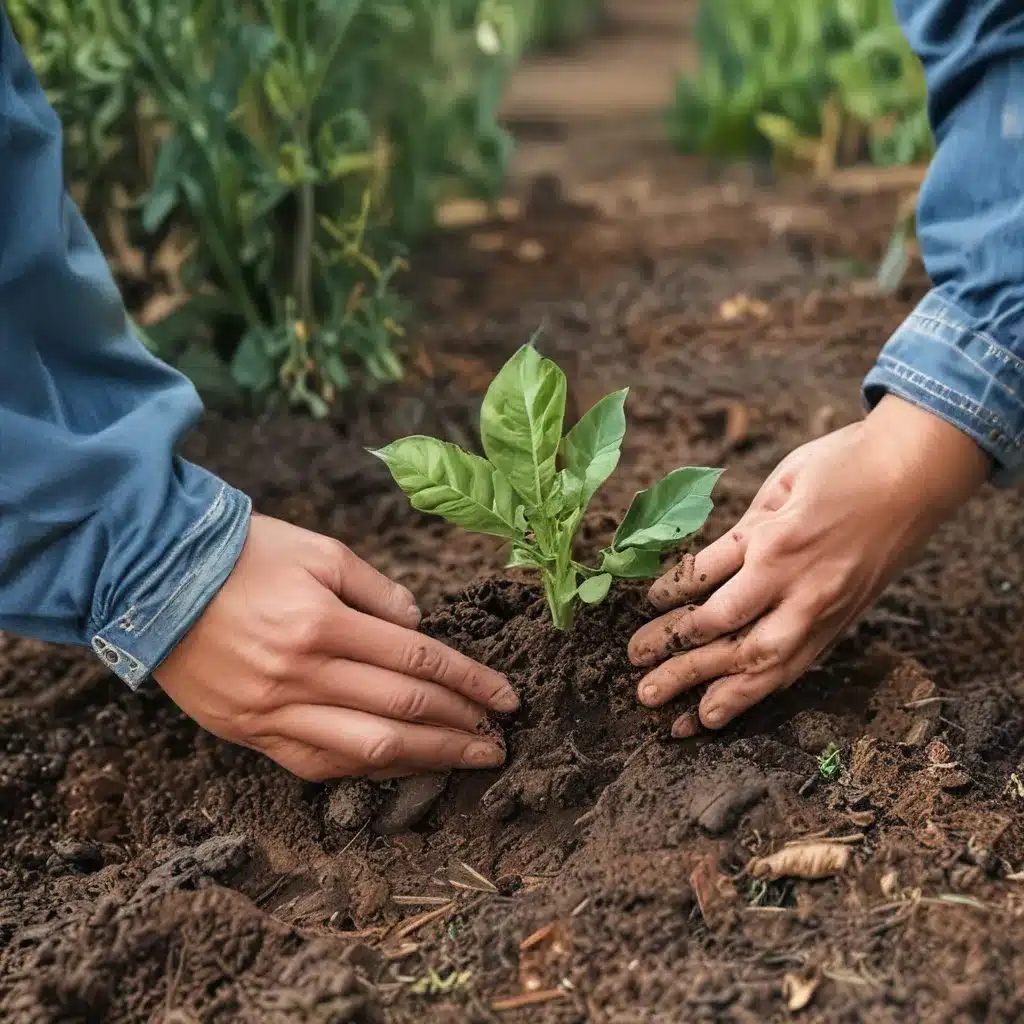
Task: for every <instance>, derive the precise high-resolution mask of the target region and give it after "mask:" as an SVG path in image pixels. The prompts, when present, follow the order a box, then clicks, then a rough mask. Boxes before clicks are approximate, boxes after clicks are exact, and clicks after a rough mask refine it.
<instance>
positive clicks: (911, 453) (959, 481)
mask: <svg viewBox="0 0 1024 1024" xmlns="http://www.w3.org/2000/svg"><path fill="white" fill-rule="evenodd" d="M864 430H865V435H866V436H867V437H868V438H869V439H870V440H871V442H872V443H875V444H877V445H878V450H879V451H880V452H881V453H882V454H883V458H884V459H885V461H886V463H887V465H888V467H889V470H890V472H891V474H892V475H891V480H892V484H893V487H894V489H895V491H896V492H897V493H902V494H904V495H906V496H907V497H908V498H909V499H910V501H911V503H912V504H916V505H918V506H919V507H920V506H926V507H927V508H928V509H930V510H932V511H933V512H935V513H937V514H939V515H940V516H942V517H945V516H947V515H950V514H952V513H953V512H954V511H956V509H957V508H959V507H960V506H961V505H962V504H963V503H964V502H965V501H967V500H968V499H969V498H970V497H972V496H973V495H974V494H975V493H977V492H978V491H979V490H980V489H981V487H982V485H983V484H984V483H985V481H986V480H987V479H988V477H989V474H990V473H991V470H992V461H991V459H990V457H989V456H988V455H987V454H986V453H985V452H984V451H983V450H982V449H981V448H980V447H979V445H978V444H977V442H975V441H974V440H973V439H972V438H971V437H970V436H969V435H968V434H966V433H964V431H962V430H960V429H959V428H958V427H955V426H953V424H951V423H948V422H947V421H946V420H944V419H942V418H941V417H940V416H937V415H935V413H933V412H930V411H928V410H927V409H924V408H921V407H920V406H917V405H915V404H914V403H913V402H908V401H907V400H906V399H904V398H900V397H899V396H897V395H893V394H888V395H886V396H885V397H884V398H882V400H881V401H880V402H879V403H878V405H876V406H875V408H874V409H872V411H871V412H870V413H869V414H868V416H867V419H866V420H865V421H864Z"/></svg>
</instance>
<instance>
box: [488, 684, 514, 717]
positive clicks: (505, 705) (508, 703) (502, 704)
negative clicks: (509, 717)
mask: <svg viewBox="0 0 1024 1024" xmlns="http://www.w3.org/2000/svg"><path fill="white" fill-rule="evenodd" d="M491 703H492V704H493V705H494V710H495V711H518V710H519V697H518V696H517V695H516V691H515V690H513V689H512V687H511V686H506V687H505V689H504V690H502V691H501V693H499V694H498V696H497V697H495V698H494V700H493V701H491Z"/></svg>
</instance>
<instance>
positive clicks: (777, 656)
mask: <svg viewBox="0 0 1024 1024" xmlns="http://www.w3.org/2000/svg"><path fill="white" fill-rule="evenodd" d="M781 663H782V651H781V649H780V645H779V644H777V643H775V642H773V641H770V640H768V641H765V640H755V641H753V642H752V643H748V644H744V645H742V646H741V647H740V649H739V651H738V652H737V655H736V668H737V670H738V671H740V672H749V673H760V672H767V671H770V670H771V669H775V668H778V667H779V665H781Z"/></svg>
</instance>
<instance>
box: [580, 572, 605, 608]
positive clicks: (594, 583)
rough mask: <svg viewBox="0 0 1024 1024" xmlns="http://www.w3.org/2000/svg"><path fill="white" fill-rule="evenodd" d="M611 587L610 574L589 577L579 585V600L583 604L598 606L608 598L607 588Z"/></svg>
mask: <svg viewBox="0 0 1024 1024" xmlns="http://www.w3.org/2000/svg"><path fill="white" fill-rule="evenodd" d="M611 585H612V576H611V573H607V572H605V573H601V575H600V576H591V577H590V579H589V580H584V581H583V582H582V583H581V584H580V588H579V590H577V591H576V593H577V594H579V598H580V600H581V601H582V602H583V603H584V604H600V603H601V602H602V601H603V600H604V599H605V598H606V597H607V596H608V588H609V587H611Z"/></svg>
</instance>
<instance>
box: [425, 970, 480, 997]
mask: <svg viewBox="0 0 1024 1024" xmlns="http://www.w3.org/2000/svg"><path fill="white" fill-rule="evenodd" d="M472 978H473V972H472V971H454V970H453V971H452V972H451V973H450V974H449V975H448V977H446V978H442V977H441V975H440V974H438V972H437V971H435V970H434V969H433V968H430V970H429V971H428V972H427V973H426V974H425V975H424V976H423V977H422V978H417V979H416V980H415V981H414V982H412V984H411V985H410V986H409V991H410V992H411V993H412V994H413V995H417V996H438V995H444V994H446V993H448V992H458V991H459V990H460V989H464V988H466V987H467V986H468V985H469V983H470V981H471V980H472Z"/></svg>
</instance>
